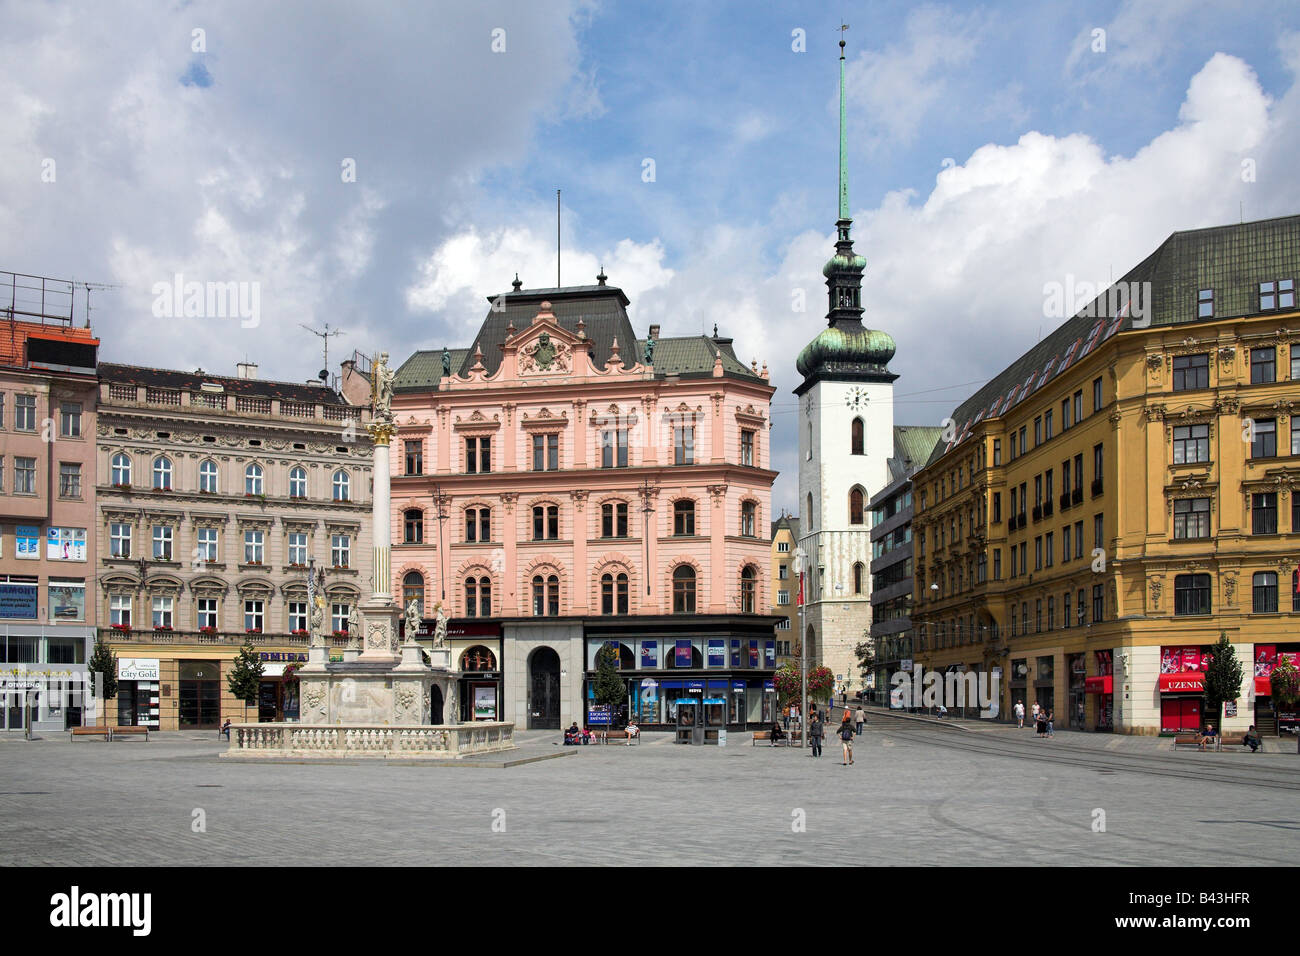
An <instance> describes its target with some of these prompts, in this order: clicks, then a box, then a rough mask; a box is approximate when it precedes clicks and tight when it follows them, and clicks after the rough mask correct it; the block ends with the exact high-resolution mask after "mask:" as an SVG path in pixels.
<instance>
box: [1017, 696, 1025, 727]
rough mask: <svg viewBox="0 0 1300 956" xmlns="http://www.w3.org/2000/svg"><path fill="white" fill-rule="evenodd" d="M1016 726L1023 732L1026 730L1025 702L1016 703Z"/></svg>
mask: <svg viewBox="0 0 1300 956" xmlns="http://www.w3.org/2000/svg"><path fill="white" fill-rule="evenodd" d="M1016 726H1017V727H1018V728H1020V729H1021V730H1024V729H1025V702H1024V701H1023V700H1018V701H1016Z"/></svg>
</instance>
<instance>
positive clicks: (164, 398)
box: [131, 388, 181, 405]
mask: <svg viewBox="0 0 1300 956" xmlns="http://www.w3.org/2000/svg"><path fill="white" fill-rule="evenodd" d="M132 391H134V389H132ZM131 397H132V398H135V396H134V395H132V396H131ZM144 400H145V401H146V402H148V403H149V404H150V405H179V404H180V403H181V393H180V392H179V391H177V390H176V389H174V388H146V389H145V390H144Z"/></svg>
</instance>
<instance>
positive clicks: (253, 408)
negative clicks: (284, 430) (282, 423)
mask: <svg viewBox="0 0 1300 956" xmlns="http://www.w3.org/2000/svg"><path fill="white" fill-rule="evenodd" d="M235 411H237V412H249V413H252V414H254V415H269V414H271V400H270V399H269V398H253V397H249V396H245V395H237V396H235Z"/></svg>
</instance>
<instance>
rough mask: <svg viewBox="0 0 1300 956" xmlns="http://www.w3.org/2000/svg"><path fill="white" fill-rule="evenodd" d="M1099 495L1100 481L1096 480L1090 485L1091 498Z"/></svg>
mask: <svg viewBox="0 0 1300 956" xmlns="http://www.w3.org/2000/svg"><path fill="white" fill-rule="evenodd" d="M1099 494H1101V479H1100V478H1097V479H1096V480H1094V481H1093V483H1092V496H1093V497H1094V498H1096V497H1097V496H1098V495H1099Z"/></svg>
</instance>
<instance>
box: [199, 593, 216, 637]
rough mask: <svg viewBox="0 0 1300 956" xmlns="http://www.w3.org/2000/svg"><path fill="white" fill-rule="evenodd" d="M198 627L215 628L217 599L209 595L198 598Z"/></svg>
mask: <svg viewBox="0 0 1300 956" xmlns="http://www.w3.org/2000/svg"><path fill="white" fill-rule="evenodd" d="M197 604H198V617H199V627H200V628H205V627H210V628H212V629H213V630H214V631H215V630H216V629H217V599H216V598H211V597H205V598H199V599H198V602H197Z"/></svg>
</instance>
